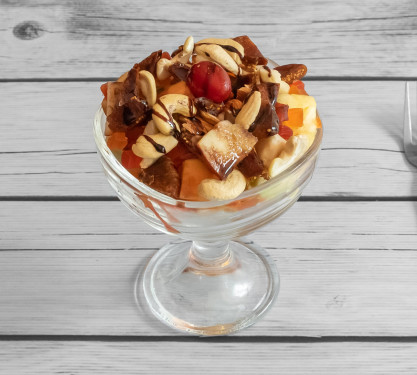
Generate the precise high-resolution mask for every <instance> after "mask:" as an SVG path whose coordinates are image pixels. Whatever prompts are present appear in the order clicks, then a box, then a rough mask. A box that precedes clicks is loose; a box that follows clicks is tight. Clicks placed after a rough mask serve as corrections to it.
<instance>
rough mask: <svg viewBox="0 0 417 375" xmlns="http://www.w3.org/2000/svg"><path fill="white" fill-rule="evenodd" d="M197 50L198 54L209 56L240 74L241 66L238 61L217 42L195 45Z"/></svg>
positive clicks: (227, 68) (230, 70) (234, 72)
mask: <svg viewBox="0 0 417 375" xmlns="http://www.w3.org/2000/svg"><path fill="white" fill-rule="evenodd" d="M195 52H196V53H197V55H200V56H203V57H208V58H209V59H211V60H213V61H215V62H216V63H218V64H219V65H221V66H222V67H223V68H225V69H226V70H228V71H229V72H232V73H233V74H236V75H238V73H239V66H238V64H237V63H236V61H235V60H234V59H233V57H231V56H230V55H229V54H228V53H227V52H226V51H225V50H224V49H223V48H222V47H220V46H218V45H217V44H200V45H196V46H195Z"/></svg>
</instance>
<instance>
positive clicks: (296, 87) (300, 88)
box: [288, 80, 308, 95]
mask: <svg viewBox="0 0 417 375" xmlns="http://www.w3.org/2000/svg"><path fill="white" fill-rule="evenodd" d="M288 93H289V94H296V95H308V94H307V92H306V90H304V83H303V82H302V81H298V80H296V81H294V82H293V83H291V85H290V89H289V91H288Z"/></svg>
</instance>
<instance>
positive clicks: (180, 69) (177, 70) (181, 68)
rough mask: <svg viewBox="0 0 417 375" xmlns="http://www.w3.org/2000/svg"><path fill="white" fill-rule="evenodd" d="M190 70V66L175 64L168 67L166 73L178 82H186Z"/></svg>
mask: <svg viewBox="0 0 417 375" xmlns="http://www.w3.org/2000/svg"><path fill="white" fill-rule="evenodd" d="M190 69H191V68H190V66H188V65H185V64H183V63H179V62H177V63H174V64H172V65H170V67H169V68H168V71H169V72H170V73H171V74H172V75H173V76H174V77H175V78H177V79H178V80H180V81H186V80H187V77H188V74H189V73H190Z"/></svg>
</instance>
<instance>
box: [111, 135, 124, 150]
mask: <svg viewBox="0 0 417 375" xmlns="http://www.w3.org/2000/svg"><path fill="white" fill-rule="evenodd" d="M126 145H127V137H126V135H125V133H124V132H114V133H113V134H112V135H110V136H108V137H107V146H108V147H109V149H110V150H115V149H119V150H123V149H124V148H125V146H126Z"/></svg>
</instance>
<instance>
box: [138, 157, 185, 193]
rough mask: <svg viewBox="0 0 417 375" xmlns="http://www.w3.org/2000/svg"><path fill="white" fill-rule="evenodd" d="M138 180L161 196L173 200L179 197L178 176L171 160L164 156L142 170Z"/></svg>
mask: <svg viewBox="0 0 417 375" xmlns="http://www.w3.org/2000/svg"><path fill="white" fill-rule="evenodd" d="M138 179H139V181H142V182H143V183H144V184H146V185H148V186H149V187H150V188H152V189H154V190H156V191H159V192H160V193H162V194H166V195H168V196H170V197H172V198H175V199H177V198H178V196H179V190H180V176H179V175H178V172H177V170H176V169H175V167H174V164H173V162H172V161H171V159H170V158H168V157H167V156H165V155H164V156H162V157H160V158H159V159H158V160H157V161H156V162H155V163H154V164H152V165H151V166H150V167H148V168H146V169H143V170H142V171H141V172H140V173H139V176H138Z"/></svg>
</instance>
